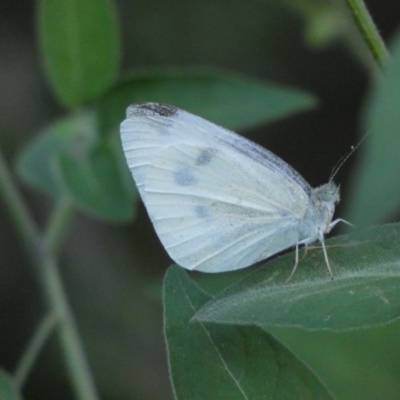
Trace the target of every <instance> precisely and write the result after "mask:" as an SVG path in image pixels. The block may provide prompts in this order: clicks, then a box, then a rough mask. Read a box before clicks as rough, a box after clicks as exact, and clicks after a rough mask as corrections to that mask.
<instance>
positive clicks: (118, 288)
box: [0, 0, 400, 400]
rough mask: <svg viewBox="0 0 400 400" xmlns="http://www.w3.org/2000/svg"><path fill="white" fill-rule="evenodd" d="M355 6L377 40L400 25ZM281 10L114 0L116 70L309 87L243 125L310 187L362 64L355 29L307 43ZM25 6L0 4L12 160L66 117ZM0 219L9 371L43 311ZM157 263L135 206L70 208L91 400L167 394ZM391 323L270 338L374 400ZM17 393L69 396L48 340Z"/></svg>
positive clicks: (381, 9)
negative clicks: (222, 74)
mask: <svg viewBox="0 0 400 400" xmlns="http://www.w3.org/2000/svg"><path fill="white" fill-rule="evenodd" d="M304 3H310V4H313V3H314V6H315V5H318V4H324V3H326V4H329V2H324V1H320V2H317V1H309V2H304ZM366 3H367V5H368V7H369V9H370V11H371V14H372V16H373V18H374V19H375V21H376V23H377V26H378V27H379V30H380V32H381V34H382V35H383V37H384V39H385V40H386V41H387V42H390V38H391V37H392V36H393V34H394V33H395V31H396V28H397V26H398V24H399V20H400V3H399V2H398V1H385V2H382V1H367V2H366ZM290 4H291V2H290V1H288V2H285V1H282V2H273V1H239V0H234V1H229V2H228V1H217V2H216V1H212V0H206V1H178V0H173V1H172V0H171V1H161V0H158V1H143V0H141V1H126V0H119V1H118V2H117V9H118V15H119V18H120V22H121V25H122V38H123V45H124V47H123V65H122V71H121V74H123V73H124V72H127V71H129V70H131V69H132V68H137V67H140V68H146V67H152V66H171V65H172V66H179V65H182V66H187V65H192V66H193V65H202V66H208V65H210V66H218V67H223V68H226V69H227V70H232V71H235V72H240V73H242V74H246V75H249V76H251V77H257V78H262V79H265V80H270V81H274V82H277V83H281V84H285V85H288V86H294V87H297V88H300V89H303V90H306V91H309V92H311V93H314V94H315V95H316V96H317V97H318V98H319V107H318V108H317V109H315V110H313V111H310V112H307V113H303V114H301V115H296V116H294V117H291V118H289V119H286V120H283V121H279V122H276V123H274V124H271V125H268V126H264V127H260V128H258V129H253V130H251V131H248V132H243V133H244V134H247V135H248V136H249V137H251V138H252V139H253V140H255V141H257V142H260V143H262V144H263V145H264V146H266V147H268V148H269V149H270V150H272V151H273V152H274V153H276V154H278V155H279V156H281V157H282V158H283V159H284V160H286V161H287V162H289V164H291V165H292V166H293V167H294V168H295V169H297V170H298V171H299V172H300V173H301V174H302V175H303V176H304V177H305V178H306V179H307V180H308V181H309V182H310V183H311V185H313V186H316V185H319V184H322V183H325V182H326V181H327V179H328V177H329V174H330V172H331V170H332V168H333V167H334V165H335V164H336V162H337V160H338V159H339V158H340V157H341V156H343V155H345V154H346V153H347V152H348V151H349V149H350V146H351V145H353V144H356V143H357V141H358V140H359V137H360V134H361V133H362V130H361V127H360V126H359V123H358V121H359V120H360V116H361V115H362V110H363V104H364V100H365V97H366V95H367V93H368V90H369V88H370V86H371V83H372V81H373V78H372V76H373V68H371V65H372V64H373V62H372V61H371V60H370V59H369V56H368V54H367V52H366V51H365V49H364V48H363V47H362V45H361V41H360V38H359V37H357V34H353V33H349V34H344V35H337V36H332V37H331V38H330V39H329V40H326V41H325V42H324V41H322V42H321V43H310V40H308V42H307V40H305V38H307V35H306V33H307V26H309V25H308V23H309V20H307V18H306V16H305V14H304V13H303V14H302V13H301V12H299V11H298V9H296V7H292V6H290ZM34 5H35V3H34V2H31V1H27V0H23V1H21V0H20V1H18V2H3V3H2V4H1V5H0V21H1V22H0V88H1V92H0V145H1V146H2V149H3V151H4V153H5V155H6V157H7V160H8V161H9V163H10V164H11V165H12V164H13V162H14V160H15V157H16V155H17V153H18V151H19V149H21V148H22V147H23V146H24V144H26V143H27V141H28V140H29V139H30V138H32V137H34V135H35V133H36V132H37V131H38V130H40V129H41V128H42V127H44V126H45V125H46V124H48V123H49V122H50V121H52V120H53V119H55V118H57V117H59V116H61V115H62V114H63V113H65V110H63V109H62V107H61V106H60V105H59V104H58V103H57V102H56V100H55V98H54V97H53V94H52V91H51V88H50V85H49V83H48V82H47V79H46V73H45V71H44V69H43V67H42V60H41V56H40V52H39V49H38V45H37V41H36V32H35V29H36V26H35V7H34ZM346 26H347V25H346ZM343 30H345V29H344V28H343ZM339 31H340V29H339ZM350 38H351V39H352V40H353V39H354V43H356V45H354V44H352V43H351V40H350ZM358 44H360V45H359V46H358ZM355 49H357V50H355ZM355 162H357V154H356V155H355V156H354V157H353V158H352V159H351V160H350V161H349V162H348V163H347V164H346V165H345V166H344V167H343V169H342V170H341V172H340V173H339V175H338V176H337V178H336V180H337V181H338V182H340V183H341V187H342V197H343V201H342V203H341V207H339V209H338V215H340V212H341V210H343V207H345V206H346V193H349V192H350V190H351V188H349V187H348V186H347V185H346V182H348V176H349V174H350V173H351V170H352V166H353V164H354V163H355ZM21 189H22V190H23V193H24V195H25V196H26V198H27V200H28V201H29V204H30V207H31V209H32V212H33V213H34V215H35V218H36V220H37V221H38V223H39V224H41V225H43V224H45V222H46V218H47V216H48V215H49V211H50V210H51V207H52V202H51V200H50V199H48V198H46V197H44V196H42V195H41V194H38V193H35V192H33V191H32V190H30V189H29V188H26V187H23V186H22V187H21ZM0 227H1V230H0V232H1V233H0V235H1V236H0V365H1V366H2V367H4V368H5V369H7V370H8V371H10V372H12V371H13V370H14V368H15V366H16V363H17V362H18V360H19V357H20V356H21V354H22V353H23V350H24V346H25V345H26V343H27V342H28V340H29V338H30V336H31V334H32V332H33V330H34V329H35V326H36V324H37V323H38V322H39V320H40V318H41V316H42V315H43V313H44V310H45V305H44V302H43V298H42V295H41V293H40V290H39V286H38V285H37V284H36V280H35V276H34V273H33V270H32V267H31V265H30V264H29V263H28V262H27V257H26V256H25V254H24V252H23V248H22V246H20V241H19V238H18V237H17V236H16V235H15V234H14V229H13V226H12V225H11V224H10V220H9V218H8V213H7V210H6V209H4V208H1V207H0ZM169 263H170V261H169V259H168V257H167V256H166V254H165V253H164V250H163V249H162V246H161V245H160V243H159V242H158V241H157V239H156V238H155V234H154V233H153V231H152V229H151V226H150V223H149V221H148V218H147V215H146V214H145V212H144V209H143V207H142V206H141V207H140V211H139V215H138V217H137V220H136V222H135V223H134V224H129V225H128V224H126V225H123V226H117V225H110V224H105V223H102V222H101V221H96V220H94V219H92V218H90V217H88V216H85V215H82V214H78V213H77V214H76V216H75V219H74V223H73V224H72V226H71V229H70V232H69V234H68V237H67V241H66V246H65V249H64V251H63V256H62V273H63V276H64V279H65V284H66V286H67V290H68V293H69V296H70V300H71V303H72V306H73V308H74V311H75V313H76V316H77V319H78V322H79V324H80V325H79V326H80V330H81V333H82V335H83V337H84V341H85V346H86V348H87V350H88V353H89V357H90V362H91V365H92V368H93V370H94V373H95V377H96V381H97V382H98V384H99V387H100V391H101V393H102V396H103V398H110V399H111V398H112V399H143V400H147V399H168V398H172V395H171V390H170V387H169V382H168V377H167V366H166V355H165V351H164V343H163V338H162V306H161V299H160V291H161V285H162V277H163V274H164V271H165V269H166V267H167V266H168V265H169ZM399 327H400V324H392V325H390V326H388V327H383V328H378V329H374V330H370V331H364V332H362V333H349V334H336V335H335V334H309V333H306V332H299V331H293V332H291V331H289V330H288V331H286V332H280V333H279V334H280V335H281V339H282V340H283V341H286V343H287V344H288V345H289V346H294V347H295V342H296V341H297V342H299V341H301V342H302V343H304V345H303V344H302V345H301V346H300V347H302V348H303V350H304V351H303V353H304V354H307V355H308V357H309V358H308V359H307V362H308V363H309V364H311V366H312V367H313V368H314V369H315V370H316V371H317V372H318V374H319V375H320V376H321V377H322V378H324V380H325V381H326V382H327V383H328V384H329V385H330V387H331V388H332V390H334V392H335V393H337V394H338V398H342V399H345V398H346V399H354V398H363V399H366V398H371V399H373V398H378V397H376V396H377V394H382V396H379V398H386V399H397V398H398V393H399V389H400V386H399V385H400V384H399V383H397V381H399V379H398V376H399V373H400V361H397V360H398V359H399V357H398V355H397V353H396V351H394V349H396V350H397V349H398V348H399V347H400V346H399V345H400V342H399V340H398V339H397V338H396V336H398V335H397V334H396V332H397V331H398V329H397V328H399ZM277 334H278V333H277ZM304 354H302V355H303V356H304V357H306V356H305V355H304ZM320 354H322V355H321V356H320ZM368 385H369V386H368ZM363 390H364V392H363ZM25 393H26V397H27V398H28V399H44V398H57V399H70V398H72V397H71V394H70V392H69V385H68V381H67V378H66V374H65V373H64V366H63V360H62V357H61V352H60V351H59V349H58V344H57V342H56V340H51V341H50V343H49V344H48V345H47V346H46V349H45V351H44V353H43V354H42V356H41V357H40V360H39V362H38V364H37V365H36V368H35V370H34V372H33V373H32V375H31V377H30V379H29V382H28V384H27V387H26V391H25ZM355 394H358V395H357V397H354V396H355ZM359 396H360V397H359ZM368 396H370V397H368ZM374 396H375V397H374Z"/></svg>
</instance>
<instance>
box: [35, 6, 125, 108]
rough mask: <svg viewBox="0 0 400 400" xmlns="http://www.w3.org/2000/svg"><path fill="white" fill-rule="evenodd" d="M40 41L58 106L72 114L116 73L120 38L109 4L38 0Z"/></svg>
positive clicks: (105, 86)
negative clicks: (67, 108) (70, 111)
mask: <svg viewBox="0 0 400 400" xmlns="http://www.w3.org/2000/svg"><path fill="white" fill-rule="evenodd" d="M38 27H39V32H38V33H39V41H40V45H41V49H42V53H43V57H44V61H45V65H46V68H47V72H48V75H49V77H50V80H51V83H52V85H53V87H54V90H55V93H56V94H57V96H58V98H59V100H60V101H61V102H62V103H64V105H66V106H67V107H71V108H75V107H78V106H80V105H82V104H84V103H86V102H88V101H90V100H93V99H95V98H96V97H97V96H98V95H100V94H101V93H103V92H104V91H105V90H106V89H107V88H108V87H109V86H110V85H111V84H112V83H113V81H114V78H115V76H116V74H117V72H118V67H119V58H120V57H119V50H120V49H119V47H120V43H119V33H118V23H117V17H116V12H115V9H114V6H113V3H112V1H111V0H57V1H54V0H41V1H39V5H38Z"/></svg>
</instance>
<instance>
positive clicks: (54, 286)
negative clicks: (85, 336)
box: [0, 151, 98, 400]
mask: <svg viewBox="0 0 400 400" xmlns="http://www.w3.org/2000/svg"><path fill="white" fill-rule="evenodd" d="M0 196H2V197H3V200H4V203H5V205H6V207H7V209H8V211H9V212H10V217H11V218H12V220H13V222H14V224H15V226H16V229H17V231H18V233H19V235H20V236H21V238H22V239H23V242H24V244H25V246H26V248H27V249H28V251H29V254H30V256H31V259H32V261H33V263H34V265H35V266H36V269H37V272H38V275H39V278H40V279H39V280H40V283H41V284H42V287H43V291H44V293H45V295H46V299H47V302H48V304H49V307H50V310H51V311H50V312H51V313H52V314H53V315H55V316H56V318H57V326H56V328H57V331H56V332H57V334H58V336H59V340H60V343H61V347H62V349H63V351H64V357H65V361H66V364H67V367H68V372H69V375H70V379H71V383H72V385H73V388H74V391H75V395H76V398H77V399H81V400H97V399H98V396H97V393H96V388H95V386H94V382H93V378H92V375H91V372H90V369H89V366H88V363H87V360H86V357H85V353H84V351H83V346H82V343H81V340H80V337H79V335H78V329H77V326H76V324H75V321H74V318H73V316H72V312H71V310H70V308H69V304H68V301H67V296H66V293H65V290H64V287H63V285H62V280H61V277H60V275H59V272H58V266H57V263H56V261H55V259H54V255H53V254H52V252H51V251H50V248H49V246H48V244H47V241H46V240H45V239H44V237H42V235H41V233H40V232H39V230H38V228H37V227H36V224H35V222H34V221H33V219H32V217H31V215H30V213H29V211H28V208H27V207H26V205H25V203H24V201H23V199H22V197H21V195H20V193H19V191H18V189H17V187H16V185H15V184H14V181H13V179H12V176H11V174H10V171H9V169H8V167H7V164H6V162H5V160H4V157H3V154H2V153H1V151H0ZM33 361H34V360H32V361H31V365H33ZM27 372H28V371H26V372H24V373H27Z"/></svg>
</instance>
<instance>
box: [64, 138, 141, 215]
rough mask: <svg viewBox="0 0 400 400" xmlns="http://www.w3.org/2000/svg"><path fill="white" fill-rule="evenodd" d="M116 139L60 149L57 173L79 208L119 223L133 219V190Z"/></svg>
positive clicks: (134, 192)
mask: <svg viewBox="0 0 400 400" xmlns="http://www.w3.org/2000/svg"><path fill="white" fill-rule="evenodd" d="M118 145H119V139H118V142H117V141H116V140H114V142H110V141H107V142H100V143H96V144H95V145H94V146H92V147H90V148H87V149H84V148H76V149H75V150H74V151H69V152H68V153H67V152H64V153H63V156H62V157H61V173H62V176H63V179H64V181H65V184H66V186H67V187H68V189H69V191H70V195H71V196H72V197H73V199H74V200H75V202H76V203H77V204H78V206H80V207H81V208H82V209H83V210H85V211H87V212H89V213H91V214H94V215H95V216H97V217H100V218H105V219H107V220H111V221H115V222H121V221H127V220H130V219H132V218H133V213H134V203H133V199H134V198H135V194H136V191H135V190H134V187H133V183H132V179H131V177H130V175H129V171H128V170H127V168H126V164H125V160H123V159H122V150H121V149H120V148H119V147H118Z"/></svg>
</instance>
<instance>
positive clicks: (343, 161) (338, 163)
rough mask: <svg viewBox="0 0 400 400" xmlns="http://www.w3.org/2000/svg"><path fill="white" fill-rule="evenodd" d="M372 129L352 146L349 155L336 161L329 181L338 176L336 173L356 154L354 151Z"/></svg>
mask: <svg viewBox="0 0 400 400" xmlns="http://www.w3.org/2000/svg"><path fill="white" fill-rule="evenodd" d="M369 133H370V131H368V132H367V133H366V134H365V135H364V136H363V137H362V138H361V140H360V141H359V142H358V143H357V144H356V145H355V146H351V150H350V152H349V154H347V156H342V157H341V158H340V159H339V161H338V162H337V163H336V165H335V166H334V168H333V170H332V173H331V176H330V178H329V182H332V181H333V178H334V177H335V176H336V174H337V173H338V172H339V170H340V168H342V165H343V164H344V163H345V162H346V161H347V160H348V159H349V158H350V157H351V156H352V155H353V154H354V152H355V151H356V150H357V149H358V148H359V147H360V145H361V143H362V142H363V141H364V140H365V138H366V137H367V136H368V135H369Z"/></svg>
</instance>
